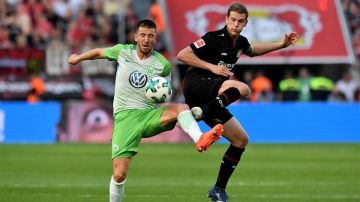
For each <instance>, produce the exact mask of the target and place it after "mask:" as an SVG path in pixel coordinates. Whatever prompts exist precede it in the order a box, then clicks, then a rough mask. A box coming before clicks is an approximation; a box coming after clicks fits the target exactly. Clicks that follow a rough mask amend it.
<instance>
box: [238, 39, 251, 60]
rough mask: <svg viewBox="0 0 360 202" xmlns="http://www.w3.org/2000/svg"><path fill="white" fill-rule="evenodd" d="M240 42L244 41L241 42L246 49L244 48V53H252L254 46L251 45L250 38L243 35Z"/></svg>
mask: <svg viewBox="0 0 360 202" xmlns="http://www.w3.org/2000/svg"><path fill="white" fill-rule="evenodd" d="M240 43H242V44H241V47H244V49H243V54H245V55H249V54H251V52H252V46H251V44H250V43H249V40H248V39H247V38H246V37H243V36H242V37H241V42H240Z"/></svg>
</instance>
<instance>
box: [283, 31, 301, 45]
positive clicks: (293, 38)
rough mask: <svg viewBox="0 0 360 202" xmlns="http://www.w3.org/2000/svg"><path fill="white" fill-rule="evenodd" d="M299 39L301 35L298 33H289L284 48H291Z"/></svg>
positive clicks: (285, 38) (285, 37)
mask: <svg viewBox="0 0 360 202" xmlns="http://www.w3.org/2000/svg"><path fill="white" fill-rule="evenodd" d="M298 39H299V35H298V34H297V33H296V32H289V33H287V34H285V36H284V42H283V47H284V48H286V47H289V46H291V45H294V44H295V42H296V41H297V40H298Z"/></svg>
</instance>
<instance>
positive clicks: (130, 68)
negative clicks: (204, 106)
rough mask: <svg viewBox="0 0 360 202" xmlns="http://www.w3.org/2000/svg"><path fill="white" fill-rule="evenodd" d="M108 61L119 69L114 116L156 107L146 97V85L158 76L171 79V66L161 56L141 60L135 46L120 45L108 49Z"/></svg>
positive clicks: (154, 54) (106, 55)
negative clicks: (123, 111)
mask: <svg viewBox="0 0 360 202" xmlns="http://www.w3.org/2000/svg"><path fill="white" fill-rule="evenodd" d="M105 57H106V58H107V59H108V60H113V61H115V60H116V61H117V62H118V64H119V66H118V68H117V72H116V78H115V94H114V102H113V108H114V114H115V113H116V112H118V111H122V110H127V109H149V108H155V107H156V104H155V103H154V102H152V101H150V100H148V99H147V98H146V97H145V85H146V83H147V81H148V80H149V79H151V78H152V77H155V76H162V77H165V78H166V79H167V80H168V81H169V82H171V81H170V79H171V64H170V62H169V61H168V60H167V59H165V58H164V56H162V55H161V54H160V53H158V52H156V51H153V52H152V54H151V56H150V57H148V58H146V59H144V60H140V59H139V57H138V55H137V53H136V45H132V44H117V45H115V46H113V47H111V48H106V49H105Z"/></svg>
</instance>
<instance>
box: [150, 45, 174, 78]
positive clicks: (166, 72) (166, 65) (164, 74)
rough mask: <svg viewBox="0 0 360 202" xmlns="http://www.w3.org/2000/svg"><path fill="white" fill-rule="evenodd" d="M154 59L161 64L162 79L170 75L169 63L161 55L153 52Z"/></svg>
mask: <svg viewBox="0 0 360 202" xmlns="http://www.w3.org/2000/svg"><path fill="white" fill-rule="evenodd" d="M154 56H155V58H156V59H157V60H158V61H159V62H160V63H161V65H162V66H163V72H162V74H161V76H162V77H167V76H169V75H170V74H171V63H170V62H169V60H167V59H166V58H165V57H164V56H163V55H162V54H161V53H159V52H157V51H154Z"/></svg>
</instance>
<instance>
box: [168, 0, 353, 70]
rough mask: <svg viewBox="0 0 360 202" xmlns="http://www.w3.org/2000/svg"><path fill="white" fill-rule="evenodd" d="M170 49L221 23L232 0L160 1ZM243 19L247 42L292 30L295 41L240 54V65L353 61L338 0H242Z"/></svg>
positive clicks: (266, 39) (279, 36) (276, 37)
mask: <svg viewBox="0 0 360 202" xmlns="http://www.w3.org/2000/svg"><path fill="white" fill-rule="evenodd" d="M164 2H165V5H164V7H165V8H166V14H167V19H168V23H169V25H170V26H169V28H170V30H168V31H169V33H171V34H170V35H171V36H170V37H169V39H170V41H171V42H172V45H173V47H172V49H173V52H174V54H177V53H178V52H179V51H180V50H181V49H182V48H184V47H186V46H188V45H189V44H190V43H192V42H194V41H196V40H197V39H199V38H200V37H201V36H202V35H203V34H205V33H206V32H208V31H213V30H217V29H221V28H223V27H224V25H225V17H226V14H227V8H228V6H229V5H230V4H231V3H232V2H233V1H232V0H222V1H218V0H197V1H193V0H183V1H181V2H179V1H174V0H165V1H164ZM241 2H242V3H244V5H246V7H247V8H248V10H249V19H248V20H249V22H248V24H247V27H245V29H244V30H243V32H242V35H244V36H245V37H247V38H248V39H249V41H250V43H256V42H273V41H280V40H282V38H283V37H284V34H285V33H287V32H290V31H295V32H297V33H298V34H299V35H300V36H301V38H300V39H299V40H298V42H297V43H296V45H295V46H292V47H290V48H288V49H284V50H280V51H276V52H273V53H271V54H267V55H264V56H260V58H259V57H257V58H256V59H254V58H249V57H246V56H243V57H241V58H240V60H239V61H238V63H240V64H268V63H270V64H285V63H290V64H304V63H308V64H309V63H319V64H322V63H353V62H354V61H355V57H354V53H353V50H352V48H351V42H350V38H349V33H348V28H347V25H346V21H345V18H344V14H343V10H342V8H341V4H340V1H339V0H314V1H303V0H291V1H284V0H242V1H241Z"/></svg>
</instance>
